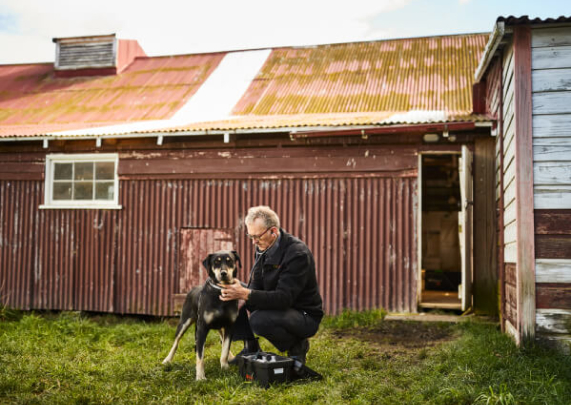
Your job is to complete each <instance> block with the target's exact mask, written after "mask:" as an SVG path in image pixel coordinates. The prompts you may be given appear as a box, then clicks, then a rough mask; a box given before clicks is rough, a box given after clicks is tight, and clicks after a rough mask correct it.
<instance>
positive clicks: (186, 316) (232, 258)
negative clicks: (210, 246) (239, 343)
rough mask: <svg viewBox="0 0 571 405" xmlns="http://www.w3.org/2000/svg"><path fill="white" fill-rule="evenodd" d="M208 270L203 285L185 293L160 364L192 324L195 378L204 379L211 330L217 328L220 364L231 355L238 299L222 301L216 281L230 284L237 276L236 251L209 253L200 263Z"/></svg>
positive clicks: (224, 365)
mask: <svg viewBox="0 0 571 405" xmlns="http://www.w3.org/2000/svg"><path fill="white" fill-rule="evenodd" d="M202 264H203V265H204V267H205V268H206V270H208V279H207V280H206V282H205V283H204V285H202V286H197V287H194V288H193V289H192V290H190V292H189V293H188V294H187V296H186V299H185V301H184V304H183V306H182V313H181V315H180V322H179V324H178V326H177V328H176V334H175V339H174V343H173V346H172V348H171V350H170V352H169V354H168V356H167V357H166V358H165V359H164V360H163V364H167V363H170V362H171V361H172V359H173V357H174V354H175V352H176V349H177V347H178V344H179V342H180V339H181V338H182V336H183V335H184V333H185V332H186V331H187V329H188V328H189V327H190V326H191V325H192V324H193V323H194V324H195V343H196V379H197V380H205V379H206V376H205V374H204V343H205V342H206V336H207V335H208V332H209V331H210V329H217V330H218V331H219V333H220V338H221V340H222V354H221V355H220V366H221V367H222V369H224V370H225V369H228V367H229V365H228V361H229V360H230V361H232V360H233V359H234V356H233V355H232V353H231V352H230V344H231V343H232V334H233V332H234V322H235V321H236V318H237V317H238V300H234V301H221V300H220V298H219V296H220V293H221V289H222V288H221V287H220V286H219V285H218V284H221V285H224V284H230V283H232V281H233V280H234V278H235V277H236V274H237V272H238V266H240V267H241V265H242V263H241V261H240V256H238V253H237V252H236V251H235V250H232V251H226V250H221V251H218V252H216V253H211V254H209V255H208V257H207V258H206V259H204V261H203V262H202Z"/></svg>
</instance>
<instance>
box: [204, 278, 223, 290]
mask: <svg viewBox="0 0 571 405" xmlns="http://www.w3.org/2000/svg"><path fill="white" fill-rule="evenodd" d="M206 282H207V283H208V284H210V286H211V287H214V288H215V289H217V290H222V287H220V286H219V285H217V284H216V283H215V282H214V281H212V279H211V278H209V279H208V280H206Z"/></svg>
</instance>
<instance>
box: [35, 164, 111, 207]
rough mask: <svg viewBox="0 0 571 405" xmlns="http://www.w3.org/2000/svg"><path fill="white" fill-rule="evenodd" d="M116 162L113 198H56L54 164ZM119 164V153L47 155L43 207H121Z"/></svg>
mask: <svg viewBox="0 0 571 405" xmlns="http://www.w3.org/2000/svg"><path fill="white" fill-rule="evenodd" d="M85 161H89V162H114V163H115V173H114V179H113V181H114V184H113V189H114V190H115V193H114V196H113V200H61V201H59V200H54V199H53V184H54V178H53V176H54V164H55V163H62V162H63V163H72V162H85ZM118 165H119V155H118V154H116V153H91V154H51V155H46V171H45V184H44V204H43V205H40V208H42V209H70V208H71V209H115V210H117V209H121V208H122V207H121V206H120V205H119V176H118V175H117V166H118Z"/></svg>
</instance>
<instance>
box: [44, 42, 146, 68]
mask: <svg viewBox="0 0 571 405" xmlns="http://www.w3.org/2000/svg"><path fill="white" fill-rule="evenodd" d="M53 41H54V42H55V44H56V62H55V66H54V67H55V75H56V77H77V76H106V75H115V74H117V73H120V72H121V71H122V70H123V69H125V68H126V67H127V66H128V65H130V64H131V62H133V60H134V59H135V58H136V57H138V56H146V54H145V52H144V51H143V49H142V48H141V47H140V46H139V44H138V43H137V41H133V40H123V39H121V40H120V39H117V38H116V37H115V34H111V35H97V36H89V37H72V38H54V39H53Z"/></svg>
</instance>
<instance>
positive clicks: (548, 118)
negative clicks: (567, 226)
mask: <svg viewBox="0 0 571 405" xmlns="http://www.w3.org/2000/svg"><path fill="white" fill-rule="evenodd" d="M531 44H532V49H531V60H532V61H531V68H532V76H531V77H532V103H533V106H532V111H533V121H532V122H533V177H534V178H533V182H534V208H535V209H571V25H569V26H563V27H557V28H549V27H547V28H545V27H538V28H534V29H533V31H532V41H531ZM535 272H536V273H535V277H536V282H537V283H571V260H568V259H536V261H535ZM535 320H536V330H537V334H538V336H540V337H542V338H547V339H549V340H552V341H557V342H558V343H561V342H563V343H564V345H567V348H569V347H570V346H569V345H570V344H571V328H570V327H569V325H570V324H571V311H570V310H568V309H557V308H547V309H537V310H536V319H535Z"/></svg>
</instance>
